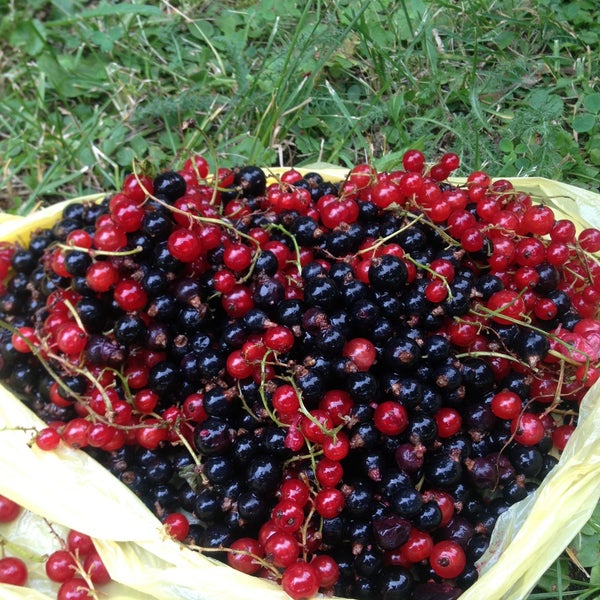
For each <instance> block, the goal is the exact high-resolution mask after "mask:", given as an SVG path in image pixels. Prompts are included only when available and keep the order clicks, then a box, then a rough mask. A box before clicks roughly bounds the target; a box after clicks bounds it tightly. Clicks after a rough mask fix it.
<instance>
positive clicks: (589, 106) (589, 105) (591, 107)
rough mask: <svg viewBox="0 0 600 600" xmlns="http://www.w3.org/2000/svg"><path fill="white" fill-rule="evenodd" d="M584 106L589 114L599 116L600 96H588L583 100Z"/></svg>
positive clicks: (594, 94) (596, 94)
mask: <svg viewBox="0 0 600 600" xmlns="http://www.w3.org/2000/svg"><path fill="white" fill-rule="evenodd" d="M583 106H584V107H585V110H587V111H588V112H591V113H594V114H597V113H600V94H599V93H593V94H588V95H587V96H585V97H584V99H583Z"/></svg>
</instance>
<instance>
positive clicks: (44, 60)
mask: <svg viewBox="0 0 600 600" xmlns="http://www.w3.org/2000/svg"><path fill="white" fill-rule="evenodd" d="M37 64H38V67H39V68H40V70H41V71H42V72H43V73H44V75H45V76H46V77H47V79H48V83H49V84H50V85H51V86H52V87H53V88H54V89H55V90H56V91H57V92H58V93H59V94H60V95H62V96H66V97H67V98H74V97H76V96H79V95H80V94H81V93H82V90H81V89H80V88H79V89H78V88H77V86H76V81H75V80H74V78H73V77H72V75H71V74H70V73H68V72H67V71H66V70H65V69H64V68H63V67H62V66H61V65H60V63H59V62H58V61H57V60H56V59H55V58H54V56H53V55H51V54H48V53H46V54H42V55H40V56H39V58H38V61H37Z"/></svg>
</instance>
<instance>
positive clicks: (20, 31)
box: [9, 19, 46, 56]
mask: <svg viewBox="0 0 600 600" xmlns="http://www.w3.org/2000/svg"><path fill="white" fill-rule="evenodd" d="M9 42H10V44H11V46H16V47H18V48H21V50H23V52H25V53H26V54H29V56H37V55H38V54H40V52H42V50H43V49H44V47H45V45H46V30H45V29H44V26H43V25H42V23H40V22H39V21H38V20H37V19H31V20H27V21H20V22H18V23H17V25H16V27H15V28H14V29H13V31H12V33H11V34H10V37H9Z"/></svg>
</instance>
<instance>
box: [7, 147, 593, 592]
mask: <svg viewBox="0 0 600 600" xmlns="http://www.w3.org/2000/svg"><path fill="white" fill-rule="evenodd" d="M402 163H403V164H402V170H397V171H392V172H385V173H377V172H376V171H375V169H374V168H373V167H372V166H370V165H367V164H360V165H357V166H355V167H354V168H352V169H351V170H350V172H349V173H348V175H347V177H346V178H345V179H344V180H343V181H341V182H338V183H330V182H327V181H324V180H323V178H322V177H321V176H320V175H319V174H318V173H306V174H301V173H300V172H298V171H297V170H295V169H290V170H287V171H285V172H283V173H282V174H281V175H280V176H279V177H271V178H270V179H269V180H268V179H267V177H266V176H265V173H264V172H263V170H261V169H259V168H257V167H253V166H247V167H242V168H236V169H233V170H228V169H219V170H218V172H217V173H216V174H214V175H210V174H209V167H208V164H207V162H206V161H205V160H204V159H203V158H202V157H198V156H196V157H193V158H191V159H189V160H188V161H187V162H186V163H185V165H184V166H183V168H182V169H181V170H180V171H165V172H162V173H160V174H158V175H157V176H155V177H153V178H152V177H150V176H148V175H139V176H138V175H130V176H128V177H127V178H126V179H125V182H124V185H123V188H122V190H121V191H119V192H118V193H116V194H114V195H112V196H109V197H107V198H106V199H105V200H104V201H103V202H100V203H94V204H93V203H85V202H84V203H81V202H75V203H71V204H69V205H68V206H67V207H66V208H65V209H64V212H63V214H62V216H61V218H59V219H58V220H57V222H56V223H55V225H54V226H53V227H52V228H51V229H44V230H40V231H36V232H34V233H33V234H32V237H31V241H30V243H29V245H28V246H27V247H20V246H17V245H4V246H3V247H2V248H0V277H1V278H2V280H3V281H4V285H3V290H2V293H1V294H0V318H1V319H2V324H3V328H2V330H1V331H0V378H2V380H3V381H4V382H5V383H6V385H7V386H9V387H10V388H11V389H12V390H14V391H15V392H16V393H17V394H18V395H19V396H20V397H21V398H22V400H23V401H24V402H25V403H26V404H27V405H28V406H30V407H31V408H32V409H33V410H34V411H35V412H36V413H37V414H38V415H40V416H41V417H42V418H43V419H44V420H45V421H46V422H47V423H48V427H47V428H46V429H44V430H43V431H40V432H38V434H37V436H36V443H37V444H38V446H39V447H40V448H42V449H45V450H48V451H51V450H52V449H53V448H55V447H56V446H57V445H58V444H59V442H60V441H61V440H62V442H64V443H66V444H68V445H70V446H73V447H76V448H83V449H85V450H86V451H87V452H89V453H90V454H91V455H92V456H93V457H95V458H96V459H97V460H98V461H100V462H101V463H102V464H103V465H105V466H106V467H107V468H108V469H110V470H111V472H113V473H114V474H115V476H117V477H118V478H119V479H120V480H121V481H122V482H123V483H124V484H125V485H127V486H128V487H129V488H130V489H131V490H133V491H134V492H135V493H136V494H137V495H138V496H139V497H140V498H142V499H143V500H144V502H145V503H146V504H147V506H148V507H149V508H150V509H151V510H152V511H153V512H154V513H155V514H156V515H157V516H158V517H159V518H160V519H161V520H163V522H164V523H165V526H166V527H167V530H168V531H169V532H170V534H171V535H172V536H173V537H175V538H176V539H178V540H180V541H181V542H183V543H186V544H188V545H190V547H192V548H194V549H199V550H201V551H203V552H207V553H211V555H212V556H216V557H218V558H220V559H221V560H223V561H226V562H227V563H228V564H229V565H231V566H232V567H234V568H236V569H239V570H241V571H244V572H246V573H254V574H257V575H258V576H261V577H267V578H270V579H273V580H276V581H277V582H279V583H280V584H281V585H282V587H283V589H284V590H285V591H286V592H287V593H288V594H289V595H290V596H292V597H293V598H307V597H311V596H313V595H314V594H316V593H317V592H318V591H322V592H325V593H334V594H336V595H338V596H344V597H353V598H373V597H381V598H384V599H388V600H392V599H393V600H396V599H397V600H402V599H410V600H424V599H431V598H436V599H438V600H441V599H447V600H451V599H454V598H457V597H458V596H459V595H460V594H461V592H462V591H463V590H464V589H466V588H467V587H469V586H471V585H472V584H473V583H474V582H475V581H476V580H477V577H478V572H477V569H476V567H475V562H476V561H477V560H478V559H479V558H480V557H481V556H482V555H483V553H484V552H485V550H486V549H487V546H488V544H489V537H490V534H491V532H492V529H493V527H494V525H495V523H496V520H497V518H498V517H499V515H500V514H501V513H503V512H504V511H506V510H507V509H508V508H509V507H510V505H512V504H513V503H515V502H517V501H519V500H522V499H524V498H525V497H526V496H527V495H528V494H530V493H531V492H532V491H533V490H535V489H536V487H537V485H538V484H539V482H540V481H541V480H542V479H543V478H544V477H545V475H546V474H547V473H548V472H549V471H550V470H551V469H552V467H553V466H554V465H555V464H556V462H557V458H556V456H557V455H558V454H559V453H560V451H561V450H562V449H563V448H564V446H565V444H566V443H567V441H568V439H569V437H570V435H571V434H572V432H573V430H574V428H575V426H576V424H577V418H578V405H579V402H580V400H581V399H582V398H583V396H584V394H585V393H586V391H587V390H588V389H589V387H590V386H591V385H592V384H593V383H594V382H595V381H596V380H597V378H598V376H599V374H600V371H599V370H598V369H599V368H600V367H599V365H600V344H599V343H598V342H599V341H600V322H599V321H597V320H596V316H597V309H598V304H599V300H600V264H599V262H598V259H597V258H596V256H595V255H594V254H595V253H597V252H598V251H600V231H598V230H596V229H593V228H589V229H585V230H583V231H579V232H577V231H576V228H575V226H574V224H573V223H572V222H571V221H570V220H567V219H561V218H557V217H556V216H555V214H554V212H553V211H552V210H551V209H550V208H549V207H547V206H545V205H543V204H541V203H537V202H535V201H534V199H532V198H531V197H530V196H528V195H527V194H524V193H521V192H518V191H515V190H514V189H513V186H512V185H511V183H510V182H509V181H507V180H498V181H494V182H492V180H491V179H490V177H489V176H488V175H487V174H486V173H484V172H481V171H478V172H473V173H471V174H470V175H469V176H468V178H467V181H466V183H465V185H463V186H460V187H458V186H454V185H451V184H449V183H448V181H447V179H448V177H449V175H450V174H451V173H452V172H454V171H455V170H456V169H457V168H458V166H459V160H458V157H457V156H456V155H455V154H451V153H447V154H445V155H443V156H442V157H441V159H440V160H439V161H438V162H437V163H435V164H433V165H432V166H428V165H427V164H426V162H425V157H424V156H423V154H422V153H421V152H419V151H416V150H411V151H409V152H407V153H406V154H405V155H404V157H403V161H402ZM86 593H87V592H86Z"/></svg>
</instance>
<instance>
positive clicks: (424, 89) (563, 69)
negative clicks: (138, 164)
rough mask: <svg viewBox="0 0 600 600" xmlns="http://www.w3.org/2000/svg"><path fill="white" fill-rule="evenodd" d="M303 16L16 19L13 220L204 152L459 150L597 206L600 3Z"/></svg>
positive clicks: (240, 155) (389, 8) (45, 12)
mask: <svg viewBox="0 0 600 600" xmlns="http://www.w3.org/2000/svg"><path fill="white" fill-rule="evenodd" d="M2 2H4V3H5V4H6V2H7V0H0V5H1V4H2ZM302 4H303V3H297V2H294V1H292V0H264V1H262V2H252V1H250V0H244V1H238V2H235V1H232V0H229V1H228V2H205V3H204V4H203V5H199V4H198V3H197V2H185V1H183V2H178V3H175V4H173V5H172V4H169V3H168V2H166V1H165V0H163V1H162V2H149V3H145V4H142V3H141V2H135V3H108V2H100V3H89V2H88V3H86V2H81V1H79V0H54V1H53V2H42V1H40V0H33V1H31V2H28V3H27V10H24V9H23V8H19V6H20V3H17V2H9V3H8V4H7V5H6V10H5V11H0V14H1V13H3V14H4V16H3V17H2V20H1V21H0V40H1V41H0V69H1V71H2V73H3V77H2V79H1V80H0V155H1V156H3V157H4V160H3V167H2V170H1V171H0V189H1V190H2V192H1V199H2V201H3V204H4V206H5V207H6V208H8V209H9V210H13V211H17V212H26V211H27V210H29V209H30V208H31V207H32V206H33V205H34V204H35V203H37V202H40V201H43V202H46V201H51V200H52V199H54V198H55V197H58V196H60V195H62V194H64V193H69V194H78V193H85V192H87V191H97V190H100V189H107V188H112V187H114V186H116V185H118V183H119V181H120V180H121V179H122V177H123V175H124V173H125V172H127V171H129V170H131V166H132V162H133V160H134V159H136V160H143V159H149V161H151V163H152V164H154V165H160V166H163V167H164V166H166V165H168V164H178V161H180V160H181V157H182V156H184V155H185V154H186V153H187V152H189V151H190V150H191V149H193V150H196V151H200V152H204V153H206V154H207V155H210V156H211V157H212V160H213V162H214V161H217V160H218V161H220V162H221V163H224V164H240V163H248V162H252V163H259V164H264V165H274V164H285V165H290V164H295V165H301V164H303V163H304V164H306V163H311V162H314V161H316V160H323V161H328V162H332V163H338V164H341V165H351V164H353V163H355V162H356V161H362V160H365V159H367V158H368V159H371V160H374V161H375V163H376V164H377V165H378V166H380V167H388V166H390V165H393V164H394V161H397V159H398V157H399V155H400V154H401V153H402V152H403V151H404V150H405V149H406V148H409V147H419V148H421V149H423V150H425V151H426V152H427V154H428V156H431V157H435V156H437V155H438V154H439V153H440V152H442V151H445V150H452V151H456V152H457V153H458V154H460V156H461V158H462V161H463V172H467V171H470V170H473V169H476V168H486V169H487V170H489V171H490V172H491V173H493V174H494V175H501V176H510V175H513V176H514V175H541V176H545V177H550V178H554V179H560V180H563V181H568V182H571V183H575V184H578V185H581V186H585V187H590V188H597V187H598V184H599V182H600V136H599V135H598V133H599V125H598V114H599V113H600V94H599V92H598V91H597V83H598V81H597V70H595V69H594V66H595V65H597V61H598V52H597V48H598V43H599V41H600V40H599V37H600V31H599V28H598V25H597V22H598V20H599V11H598V9H597V7H596V6H597V5H596V2H594V0H583V1H581V0H578V1H577V2H560V1H558V0H542V1H539V2H533V1H530V2H525V3H524V2H521V1H517V0H514V1H510V0H501V1H498V2H491V3H490V2H489V1H488V0H485V1H483V0H470V1H462V2H454V1H452V2H450V1H440V0H435V1H434V2H423V1H422V0H403V1H396V0H372V1H370V2H369V1H367V0H361V1H357V0H352V1H347V0H340V1H337V2H333V1H329V2H327V1H313V2H307V3H304V4H305V8H299V6H301V5H302ZM175 6H176V8H175ZM592 49H596V50H595V51H594V52H593V51H592Z"/></svg>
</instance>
